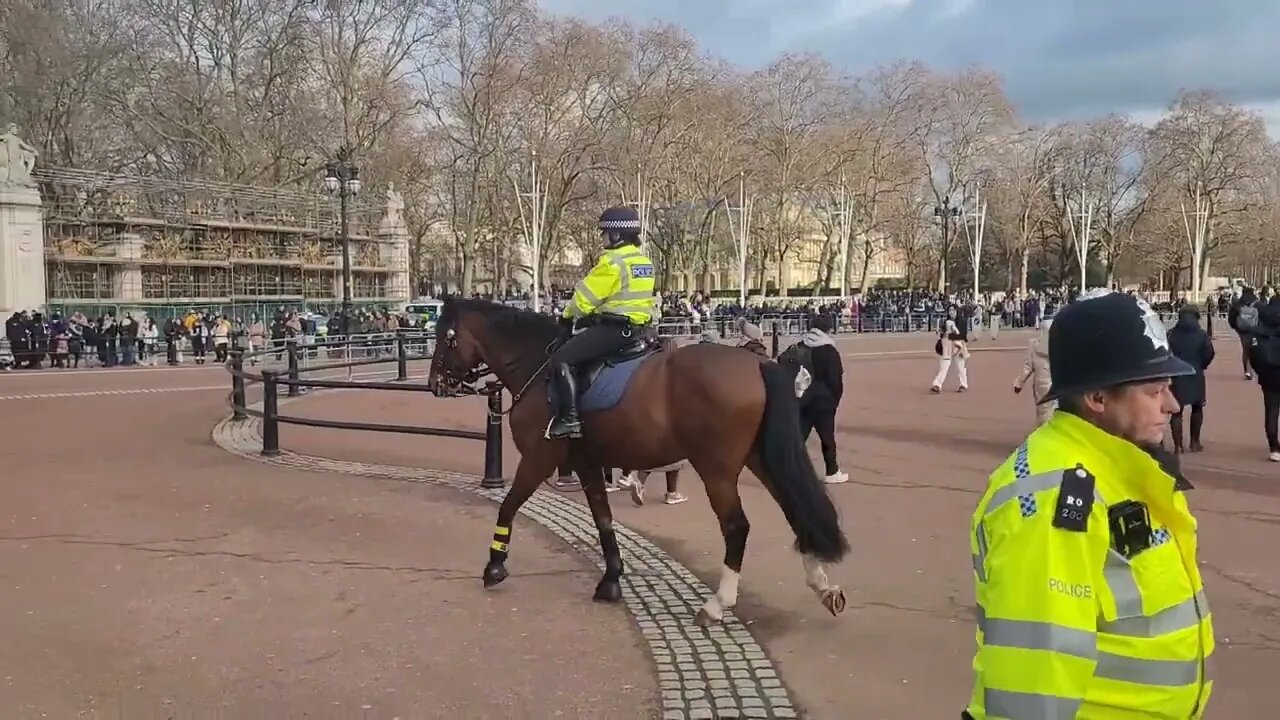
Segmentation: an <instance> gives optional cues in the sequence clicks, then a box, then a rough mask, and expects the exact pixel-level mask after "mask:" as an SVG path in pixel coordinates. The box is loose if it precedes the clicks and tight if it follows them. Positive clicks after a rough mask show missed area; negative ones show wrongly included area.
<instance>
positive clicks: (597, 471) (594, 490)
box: [574, 459, 622, 602]
mask: <svg viewBox="0 0 1280 720" xmlns="http://www.w3.org/2000/svg"><path fill="white" fill-rule="evenodd" d="M574 470H575V471H576V472H577V473H578V479H579V480H581V481H582V491H583V493H584V494H585V495H586V496H587V507H589V508H591V517H592V519H593V520H595V522H596V531H598V532H599V533H600V551H601V552H602V553H603V554H604V577H602V578H600V582H599V584H597V585H596V594H595V599H596V600H600V601H603V602H617V601H619V600H621V599H622V585H621V584H620V583H619V582H618V581H619V579H620V578H621V577H622V553H621V552H619V550H618V536H617V533H615V532H614V530H613V511H611V510H610V509H609V493H608V491H607V490H605V486H604V468H602V467H600V466H599V465H596V464H593V463H592V462H591V461H590V460H587V459H583V460H580V461H579V462H578V463H577V465H576V466H575V468H574Z"/></svg>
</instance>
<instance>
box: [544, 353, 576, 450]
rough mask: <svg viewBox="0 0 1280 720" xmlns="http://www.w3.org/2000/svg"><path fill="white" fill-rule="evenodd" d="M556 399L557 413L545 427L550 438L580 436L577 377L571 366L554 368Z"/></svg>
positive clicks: (574, 437)
mask: <svg viewBox="0 0 1280 720" xmlns="http://www.w3.org/2000/svg"><path fill="white" fill-rule="evenodd" d="M556 383H557V384H556V396H557V397H556V400H557V403H556V404H557V405H558V406H559V410H560V412H559V414H557V415H556V417H554V418H552V419H551V424H550V425H549V426H548V427H547V437H548V438H550V439H553V440H555V439H561V438H571V439H576V438H580V437H582V420H580V419H579V418H578V379H577V378H576V377H574V374H573V368H571V367H569V366H568V365H560V366H559V367H557V368H556Z"/></svg>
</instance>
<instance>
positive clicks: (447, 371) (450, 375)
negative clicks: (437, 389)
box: [439, 328, 556, 415]
mask: <svg viewBox="0 0 1280 720" xmlns="http://www.w3.org/2000/svg"><path fill="white" fill-rule="evenodd" d="M555 344H556V341H554V340H553V341H551V342H550V343H548V344H547V348H546V352H545V355H546V359H545V360H543V361H542V364H541V365H539V366H538V369H537V370H535V371H534V372H533V374H532V375H530V376H529V379H528V380H526V381H525V383H524V385H523V386H521V388H520V389H519V390H518V391H516V392H513V393H511V407H508V408H507V409H506V410H499V411H498V414H499V415H509V414H511V411H512V410H515V409H516V405H517V404H518V403H519V402H520V401H521V400H522V399H523V398H524V395H525V393H526V392H528V391H529V388H530V386H532V385H533V381H534V380H536V379H538V378H539V377H541V375H542V373H543V371H545V370H546V369H547V366H548V365H550V364H551V350H552V348H553V347H555ZM444 346H445V347H447V348H449V349H450V350H456V349H457V347H458V333H457V332H455V331H454V329H453V328H449V329H448V330H446V331H445V334H444ZM439 365H441V366H442V367H441V368H440V373H439V374H440V376H441V378H442V379H449V380H452V381H454V382H456V383H458V384H459V385H460V386H463V387H466V388H467V389H468V390H469V391H470V392H471V393H473V394H479V390H477V389H476V387H475V386H476V384H477V383H479V382H480V380H481V379H483V378H486V377H489V376H491V375H493V376H495V377H496V374H495V373H494V372H493V369H492V368H490V367H489V365H488V364H487V363H483V362H482V363H480V364H479V365H477V366H476V367H474V368H472V369H471V370H468V371H467V373H466V374H465V375H462V376H459V375H457V374H456V373H455V372H454V371H453V369H452V368H449V367H444V363H443V362H441V363H439ZM508 390H509V389H508Z"/></svg>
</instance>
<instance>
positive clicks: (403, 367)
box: [227, 332, 504, 488]
mask: <svg viewBox="0 0 1280 720" xmlns="http://www.w3.org/2000/svg"><path fill="white" fill-rule="evenodd" d="M433 343H434V338H433V337H432V336H431V335H430V334H429V333H414V332H399V333H386V334H380V335H367V336H356V335H352V336H351V337H350V338H325V339H323V340H317V341H316V342H313V343H311V344H309V345H308V344H304V343H302V342H299V341H298V339H295V338H290V339H287V340H285V341H284V342H283V347H280V346H279V344H278V343H277V344H273V345H272V346H271V347H265V348H262V349H260V350H259V349H253V350H245V349H241V348H239V347H234V348H233V349H232V350H231V352H230V358H229V360H228V362H227V370H228V372H229V373H230V375H231V396H230V402H231V409H232V417H233V418H234V419H235V420H243V419H245V418H248V417H256V418H259V419H261V421H262V433H261V435H262V451H261V452H262V454H263V455H266V456H268V457H270V456H275V455H279V454H280V425H281V424H286V425H304V426H309V427H320V428H330V429H334V430H356V431H364V432H384V433H399V434H405V435H427V436H433V437H447V438H457V439H463V440H479V441H483V442H484V444H485V450H484V458H485V459H484V477H483V479H482V480H481V486H482V487H486V488H501V487H503V485H504V481H503V479H502V390H503V387H502V385H501V383H498V382H492V381H491V382H489V383H487V384H486V385H485V386H484V388H482V389H481V390H479V391H478V392H479V394H483V395H485V396H487V399H488V409H487V413H486V415H487V417H486V422H485V429H484V430H483V431H476V430H455V429H453V428H436V427H419V426H413V425H392V424H386V423H372V422H355V421H349V420H329V419H321V418H306V417H300V416H297V415H288V414H284V413H282V412H280V400H279V398H280V395H281V393H282V392H283V394H284V395H285V396H286V397H297V396H299V395H302V394H303V393H304V392H305V391H306V389H308V388H317V389H346V390H376V391H393V392H429V389H428V388H427V386H426V385H421V384H414V383H411V382H409V379H410V377H409V363H411V362H414V361H422V360H426V361H430V359H431V353H432V352H433V351H434V344H433ZM353 348H354V349H357V350H359V351H361V352H363V351H368V352H366V354H365V356H364V357H354V358H353V352H352V350H353ZM415 348H423V352H413V349H415ZM312 351H315V353H316V356H315V358H314V361H313V362H310V363H308V362H306V361H305V359H306V358H307V357H308V353H310V352H312ZM330 351H336V352H339V353H341V357H342V358H343V359H340V360H338V361H336V362H320V360H321V356H322V355H327V353H329V352H330ZM354 354H358V353H354ZM277 357H279V358H281V359H282V360H283V365H276V366H275V367H264V368H263V369H262V370H261V371H260V372H259V373H257V374H254V373H252V372H249V371H247V370H246V369H245V367H246V363H249V364H250V366H252V365H254V364H257V362H258V361H268V360H276V358H277ZM392 362H394V363H395V375H396V377H395V379H394V380H391V381H387V382H375V381H357V380H353V379H352V378H351V369H352V368H356V367H369V366H373V365H379V364H387V363H392ZM264 365H265V362H264ZM334 370H346V371H347V373H348V377H347V379H345V380H340V379H335V378H331V377H324V378H322V377H312V376H311V375H312V374H313V373H323V372H330V371H334ZM253 384H257V385H260V386H261V389H262V410H255V409H253V408H251V407H249V405H248V403H247V400H246V398H247V391H248V390H249V388H250V386H251V385H253Z"/></svg>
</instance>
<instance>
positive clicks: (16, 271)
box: [0, 181, 49, 317]
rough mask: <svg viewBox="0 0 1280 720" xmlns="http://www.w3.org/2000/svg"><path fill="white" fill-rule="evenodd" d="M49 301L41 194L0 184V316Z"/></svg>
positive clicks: (27, 188)
mask: <svg viewBox="0 0 1280 720" xmlns="http://www.w3.org/2000/svg"><path fill="white" fill-rule="evenodd" d="M48 299H49V298H48V296H47V295H46V289H45V276H44V214H43V212H42V210H41V206H40V191H39V190H37V189H36V188H34V187H27V186H23V185H14V184H5V183H4V182H3V181H0V313H3V316H4V317H8V316H9V315H11V314H13V313H14V312H16V311H20V310H36V309H41V308H43V307H44V304H45V302H47V301H48Z"/></svg>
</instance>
